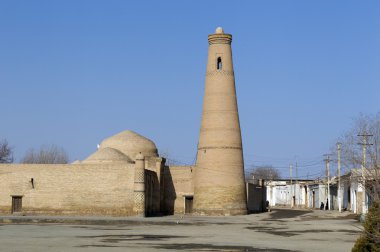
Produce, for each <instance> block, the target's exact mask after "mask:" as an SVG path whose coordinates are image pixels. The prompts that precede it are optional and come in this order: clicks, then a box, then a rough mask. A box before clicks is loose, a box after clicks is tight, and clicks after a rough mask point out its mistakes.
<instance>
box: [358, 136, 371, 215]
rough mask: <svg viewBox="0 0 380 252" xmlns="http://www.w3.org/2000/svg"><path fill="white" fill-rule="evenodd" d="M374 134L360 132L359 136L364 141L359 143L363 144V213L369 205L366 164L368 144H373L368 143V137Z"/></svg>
mask: <svg viewBox="0 0 380 252" xmlns="http://www.w3.org/2000/svg"><path fill="white" fill-rule="evenodd" d="M371 136H373V135H371V134H366V133H364V134H359V135H358V137H362V138H363V141H362V142H361V143H359V145H361V146H362V155H363V159H362V189H363V196H362V209H363V210H362V213H363V214H366V213H367V210H368V209H367V205H366V188H365V166H366V152H367V146H368V145H372V144H369V143H368V137H371Z"/></svg>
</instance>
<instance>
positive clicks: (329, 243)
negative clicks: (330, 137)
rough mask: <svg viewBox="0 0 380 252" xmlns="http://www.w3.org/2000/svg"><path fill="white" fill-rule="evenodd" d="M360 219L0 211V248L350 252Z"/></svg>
mask: <svg viewBox="0 0 380 252" xmlns="http://www.w3.org/2000/svg"><path fill="white" fill-rule="evenodd" d="M360 230H361V224H360V223H359V222H358V221H357V220H355V219H354V216H353V215H351V214H349V213H348V212H346V213H342V214H340V213H338V212H334V211H320V210H315V211H306V210H291V209H274V210H273V211H272V212H270V213H262V214H252V215H246V216H234V217H196V216H168V217H154V218H138V217H128V218H111V217H108V218H107V217H104V218H96V217H88V218H86V217H78V218H75V217H47V216H40V217H31V216H19V217H14V216H0V244H1V247H0V251H29V252H33V251H111V252H112V251H178V250H182V251H258V252H261V251H279V252H285V251H350V250H351V248H352V246H353V244H354V242H355V240H356V239H357V238H358V236H359V233H360Z"/></svg>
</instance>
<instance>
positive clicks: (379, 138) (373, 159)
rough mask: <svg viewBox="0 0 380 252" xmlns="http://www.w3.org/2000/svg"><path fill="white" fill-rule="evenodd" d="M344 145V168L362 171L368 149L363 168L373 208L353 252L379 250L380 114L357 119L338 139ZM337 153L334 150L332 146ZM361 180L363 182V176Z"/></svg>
mask: <svg viewBox="0 0 380 252" xmlns="http://www.w3.org/2000/svg"><path fill="white" fill-rule="evenodd" d="M338 141H339V142H341V151H342V152H341V157H342V164H343V167H346V169H347V170H349V169H358V168H361V166H362V162H363V153H362V151H363V145H365V147H366V152H365V154H366V163H365V167H364V170H363V171H364V175H365V187H366V192H367V193H368V194H369V195H370V197H371V198H372V201H373V202H372V205H371V206H370V208H369V211H368V213H367V215H366V220H365V223H364V231H363V233H362V235H361V237H360V238H359V239H358V240H357V241H356V244H355V246H354V248H353V249H352V251H379V250H380V228H379V227H380V204H379V203H380V197H379V196H380V169H379V168H380V166H379V158H378V157H380V149H379V147H380V113H378V114H376V115H374V116H370V115H364V114H361V115H360V116H359V117H357V118H355V119H354V123H353V126H352V128H351V129H350V130H349V131H347V132H346V133H345V134H343V135H342V137H340V138H339V139H338ZM332 149H333V150H335V148H334V147H332ZM358 179H359V180H360V179H362V177H361V176H360V177H359V178H358Z"/></svg>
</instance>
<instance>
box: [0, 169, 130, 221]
mask: <svg viewBox="0 0 380 252" xmlns="http://www.w3.org/2000/svg"><path fill="white" fill-rule="evenodd" d="M32 179H33V183H32V182H31V181H32ZM133 180H134V165H133V164H101V165H98V164H74V165H41V164H2V165H0V212H1V213H2V214H10V213H11V207H12V197H11V196H12V195H14V196H15V195H19V196H22V213H23V214H48V215H114V216H124V215H133V212H132V209H133Z"/></svg>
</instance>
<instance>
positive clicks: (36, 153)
mask: <svg viewBox="0 0 380 252" xmlns="http://www.w3.org/2000/svg"><path fill="white" fill-rule="evenodd" d="M68 162H69V158H68V155H67V153H66V151H65V150H64V149H63V148H61V147H58V146H56V145H50V146H42V147H40V149H38V150H34V149H30V150H28V151H27V152H26V154H25V156H24V157H23V158H22V159H21V163H23V164H67V163H68Z"/></svg>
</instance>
